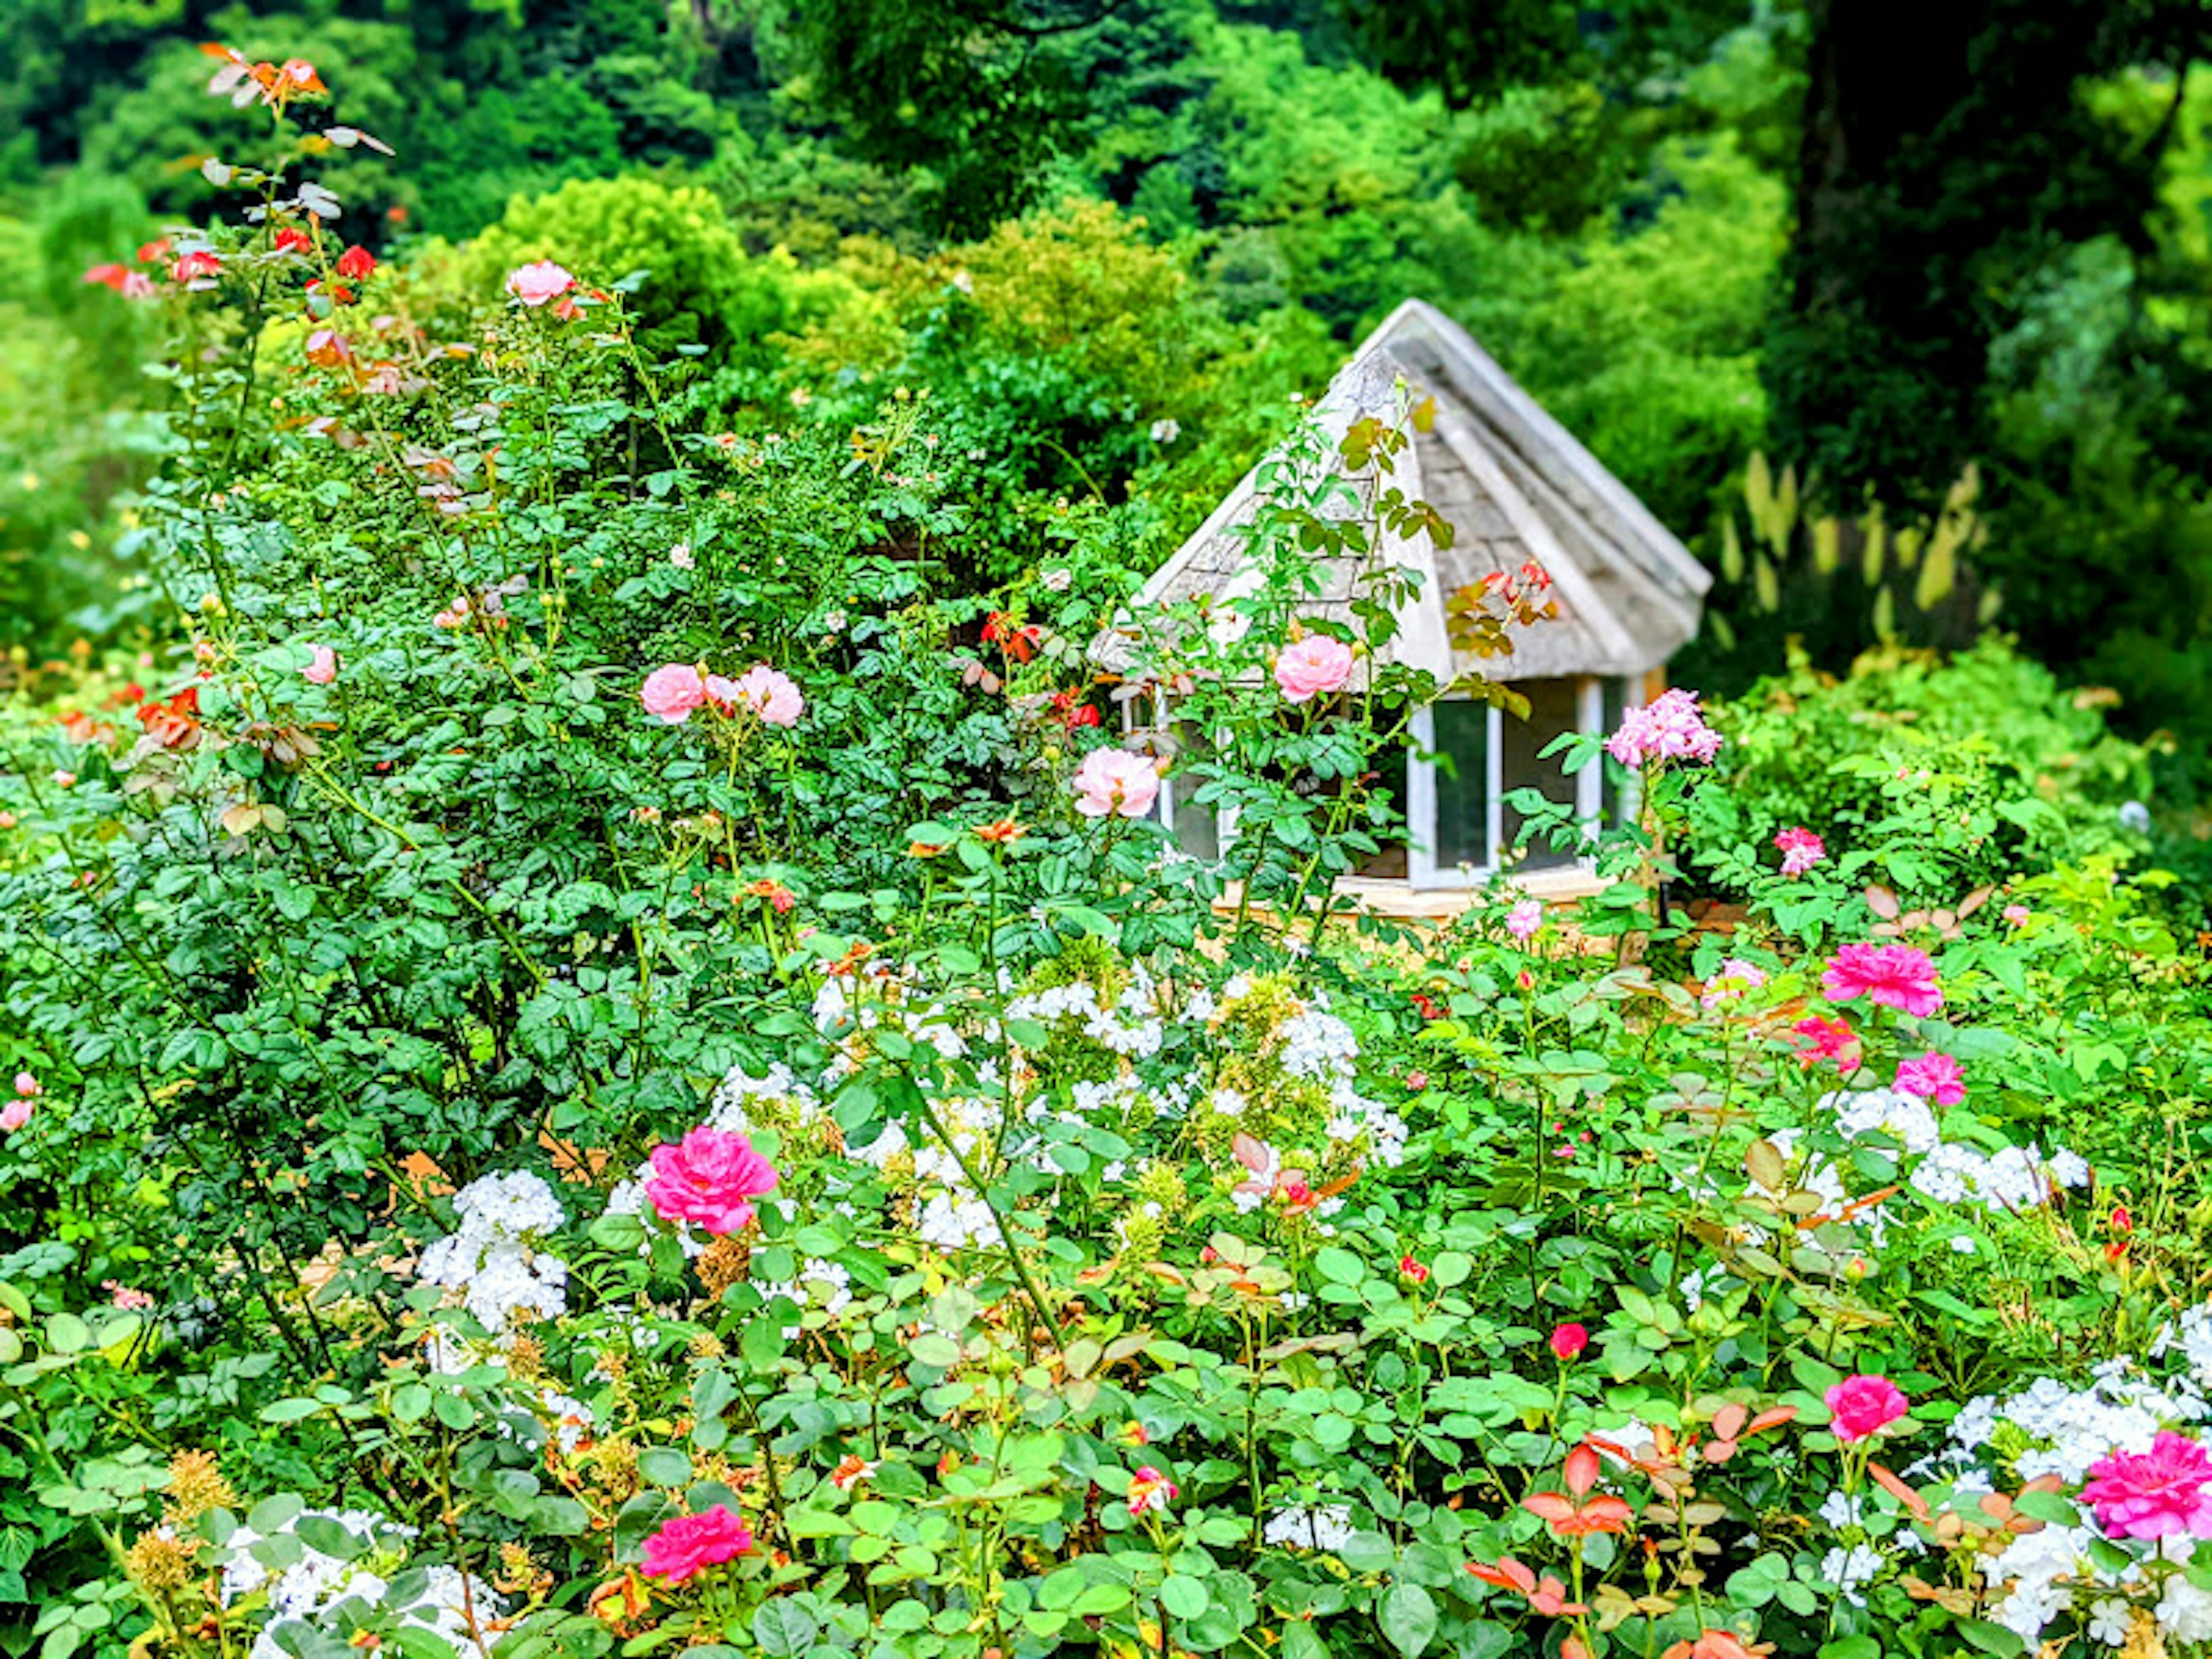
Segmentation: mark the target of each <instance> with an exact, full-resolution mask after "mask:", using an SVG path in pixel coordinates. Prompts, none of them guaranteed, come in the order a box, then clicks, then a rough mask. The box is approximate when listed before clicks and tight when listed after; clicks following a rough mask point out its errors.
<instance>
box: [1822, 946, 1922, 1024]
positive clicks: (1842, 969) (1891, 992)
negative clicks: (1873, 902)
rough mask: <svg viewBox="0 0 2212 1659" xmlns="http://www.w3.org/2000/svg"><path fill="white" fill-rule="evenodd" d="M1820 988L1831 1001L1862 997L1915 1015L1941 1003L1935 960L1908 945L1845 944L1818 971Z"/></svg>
mask: <svg viewBox="0 0 2212 1659" xmlns="http://www.w3.org/2000/svg"><path fill="white" fill-rule="evenodd" d="M1820 988H1821V989H1822V990H1823V991H1825V992H1826V993H1827V994H1828V997H1829V999H1830V1000H1832V1001H1835V1002H1849V1001H1850V1000H1852V999H1853V998H1855V997H1866V998H1869V1000H1873V1001H1875V1002H1878V1003H1880V1004H1881V1005H1882V1006H1884V1007H1887V1008H1895V1009H1898V1010H1899V1011H1900V1012H1904V1013H1908V1014H1911V1016H1912V1017H1913V1018H1916V1019H1926V1018H1929V1017H1930V1016H1931V1015H1933V1014H1935V1013H1936V1012H1939V1011H1940V1010H1941V1009H1942V1006H1943V993H1942V991H1941V990H1939V989H1938V988H1937V987H1936V964H1935V963H1933V962H1931V961H1929V957H1928V953H1927V952H1926V951H1916V950H1914V949H1913V948H1912V947H1911V945H1845V946H1844V948H1843V949H1842V950H1840V951H1837V952H1836V954H1835V957H1834V959H1833V960H1832V961H1831V962H1830V963H1828V966H1827V969H1826V971H1825V972H1823V973H1822V975H1820Z"/></svg>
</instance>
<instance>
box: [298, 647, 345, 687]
mask: <svg viewBox="0 0 2212 1659" xmlns="http://www.w3.org/2000/svg"><path fill="white" fill-rule="evenodd" d="M314 650H315V659H314V660H313V662H311V663H309V664H308V665H307V666H306V667H305V668H302V669H301V671H300V678H301V679H304V680H306V681H307V682H309V683H310V684H314V685H328V684H330V683H331V681H332V680H334V679H336V678H337V677H338V653H337V652H335V651H333V650H331V648H330V647H328V646H327V645H319V646H317V647H315V648H314Z"/></svg>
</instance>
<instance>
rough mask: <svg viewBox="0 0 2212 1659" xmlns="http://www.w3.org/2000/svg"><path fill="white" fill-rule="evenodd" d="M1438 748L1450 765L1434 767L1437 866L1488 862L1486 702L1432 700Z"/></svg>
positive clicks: (1443, 867)
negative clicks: (1436, 701)
mask: <svg viewBox="0 0 2212 1659" xmlns="http://www.w3.org/2000/svg"><path fill="white" fill-rule="evenodd" d="M1431 712H1432V718H1433V719H1434V720H1435V721H1436V733H1437V754H1438V755H1439V756H1443V757H1449V760H1450V761H1451V763H1452V765H1451V770H1450V772H1449V775H1448V774H1447V771H1446V769H1445V768H1444V766H1443V764H1442V763H1439V764H1438V765H1437V844H1436V849H1435V851H1436V861H1437V869H1439V870H1455V869H1457V868H1458V867H1459V866H1461V865H1462V864H1472V865H1474V866H1476V867H1477V868H1480V867H1481V866H1485V865H1487V864H1488V863H1489V862H1490V848H1489V845H1488V843H1487V840H1486V836H1487V833H1488V831H1487V826H1488V823H1489V820H1490V772H1489V754H1488V750H1489V747H1490V708H1489V705H1488V704H1486V703H1480V702H1464V701H1459V700H1453V701H1448V702H1439V703H1437V704H1436V705H1435V707H1434V708H1433V710H1432V711H1431Z"/></svg>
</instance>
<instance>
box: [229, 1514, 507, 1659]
mask: <svg viewBox="0 0 2212 1659" xmlns="http://www.w3.org/2000/svg"><path fill="white" fill-rule="evenodd" d="M310 1518H313V1519H317V1520H323V1521H329V1522H333V1523H334V1524H336V1525H337V1526H339V1527H341V1528H343V1529H344V1530H345V1531H346V1532H348V1533H349V1534H352V1536H353V1537H354V1538H355V1540H356V1541H357V1542H358V1543H359V1544H360V1545H361V1546H362V1553H360V1554H358V1555H356V1556H355V1557H354V1559H351V1560H341V1559H339V1558H337V1556H334V1555H325V1554H324V1553H322V1552H321V1551H320V1550H318V1549H316V1548H314V1547H312V1546H311V1545H309V1544H307V1542H306V1541H304V1540H301V1539H298V1538H296V1537H295V1538H294V1540H293V1542H294V1543H295V1544H296V1546H297V1547H298V1549H299V1553H300V1559H298V1560H296V1561H295V1562H293V1563H292V1564H291V1565H289V1566H287V1567H284V1568H283V1569H282V1570H272V1569H271V1568H270V1566H269V1565H268V1564H267V1563H265V1562H264V1561H263V1560H261V1559H259V1558H258V1556H257V1555H255V1554H254V1553H253V1547H254V1546H255V1545H257V1544H259V1543H261V1542H263V1541H264V1540H263V1538H262V1536H261V1534H259V1533H257V1532H255V1531H254V1530H253V1529H252V1528H250V1527H240V1528H239V1529H238V1530H237V1531H236V1532H234V1533H233V1534H231V1535H230V1539H229V1541H228V1546H227V1547H228V1550H229V1559H228V1560H227V1561H226V1562H225V1563H224V1565H223V1569H222V1582H221V1584H220V1586H219V1588H218V1591H217V1593H218V1595H220V1596H221V1598H222V1605H223V1606H225V1607H228V1606H230V1605H231V1604H232V1603H233V1602H234V1601H237V1600H238V1599H239V1598H240V1597H241V1596H246V1595H252V1594H253V1593H254V1592H256V1591H257V1590H259V1591H265V1592H266V1595H267V1599H268V1607H269V1615H270V1616H269V1622H268V1623H267V1624H266V1625H264V1626H263V1627H262V1629H261V1631H260V1632H259V1633H258V1635H257V1636H256V1637H255V1638H254V1639H253V1646H252V1652H251V1655H250V1659H289V1655H290V1653H291V1652H292V1650H293V1645H294V1644H288V1643H285V1642H283V1641H280V1640H279V1638H280V1637H281V1636H283V1634H284V1632H286V1631H287V1630H288V1629H291V1630H297V1631H300V1632H302V1633H304V1632H306V1631H309V1630H313V1631H319V1632H322V1633H324V1634H325V1635H330V1636H335V1637H337V1638H341V1639H343V1638H346V1637H347V1636H349V1634H350V1632H351V1630H352V1628H354V1627H355V1626H357V1625H358V1624H359V1623H360V1622H361V1621H362V1620H363V1619H364V1618H366V1617H367V1616H368V1615H370V1614H378V1615H381V1617H382V1620H383V1621H386V1623H387V1625H388V1627H390V1628H391V1629H392V1630H393V1631H395V1632H398V1633H403V1634H404V1633H411V1632H417V1631H420V1632H426V1633H428V1634H429V1635H433V1636H436V1637H438V1638H441V1639H442V1640H443V1641H445V1642H446V1643H447V1644H448V1645H449V1646H450V1647H452V1648H453V1650H455V1651H456V1652H458V1653H464V1654H465V1653H470V1652H477V1653H481V1652H483V1651H486V1650H488V1649H489V1643H490V1642H491V1640H492V1639H493V1632H492V1628H491V1626H492V1623H493V1621H494V1620H496V1619H497V1618H498V1617H499V1615H500V1611H501V1602H500V1599H499V1597H498V1595H496V1594H495V1593H494V1591H493V1590H492V1588H491V1586H490V1585H489V1584H487V1583H484V1582H483V1580H482V1579H481V1578H478V1577H475V1576H474V1575H473V1574H464V1573H463V1572H462V1571H460V1569H459V1568H458V1567H450V1566H433V1567H428V1568H426V1569H424V1570H423V1571H422V1575H421V1582H420V1583H419V1584H418V1585H416V1588H415V1590H414V1593H413V1594H412V1595H408V1596H406V1597H405V1598H404V1600H403V1599H400V1598H398V1597H396V1596H395V1595H393V1593H392V1583H393V1580H394V1579H395V1578H396V1577H398V1576H399V1575H398V1567H399V1566H400V1565H401V1564H403V1563H404V1559H405V1555H404V1551H405V1544H406V1541H407V1540H409V1539H410V1538H412V1537H414V1536H415V1529H414V1528H412V1527H403V1526H400V1525H398V1523H396V1522H392V1521H388V1520H386V1518H385V1517H384V1516H380V1515H377V1514H374V1512H372V1511H370V1510H307V1512H306V1513H305V1514H302V1515H300V1516H295V1517H294V1518H293V1519H292V1520H291V1521H290V1522H287V1523H286V1524H285V1525H284V1527H283V1528H281V1529H280V1534H279V1535H283V1534H294V1533H295V1532H296V1529H297V1528H298V1526H299V1523H300V1522H301V1521H304V1520H307V1519H310ZM287 1553H289V1550H288V1552H287ZM379 1569H383V1571H380V1570H379ZM342 1609H343V1610H344V1611H345V1612H346V1613H347V1614H348V1617H347V1618H346V1619H345V1620H344V1621H343V1623H340V1622H339V1620H338V1618H337V1615H338V1613H340V1611H341V1610H342Z"/></svg>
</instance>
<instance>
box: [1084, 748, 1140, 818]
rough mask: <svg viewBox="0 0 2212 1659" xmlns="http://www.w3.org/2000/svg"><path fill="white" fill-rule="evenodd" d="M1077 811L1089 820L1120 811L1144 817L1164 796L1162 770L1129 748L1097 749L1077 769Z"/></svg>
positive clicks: (1123, 815) (1125, 814)
mask: <svg viewBox="0 0 2212 1659" xmlns="http://www.w3.org/2000/svg"><path fill="white" fill-rule="evenodd" d="M1074 787H1075V795H1076V800H1075V810H1076V811H1079V812H1080V813H1082V814H1083V816H1084V817H1086V818H1103V817H1107V816H1108V815H1109V814H1110V813H1115V812H1119V813H1120V814H1121V816H1122V817H1125V818H1140V817H1144V816H1145V814H1146V813H1147V812H1149V811H1152V802H1153V801H1154V800H1156V799H1158V797H1159V793H1160V769H1159V768H1158V766H1157V765H1155V764H1154V763H1153V762H1152V758H1151V757H1149V756H1146V755H1133V754H1131V753H1130V752H1129V751H1128V750H1126V749H1094V750H1091V752H1090V753H1089V754H1088V755H1085V757H1083V764H1082V765H1080V766H1079V767H1077V768H1076V769H1075V785H1074Z"/></svg>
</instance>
